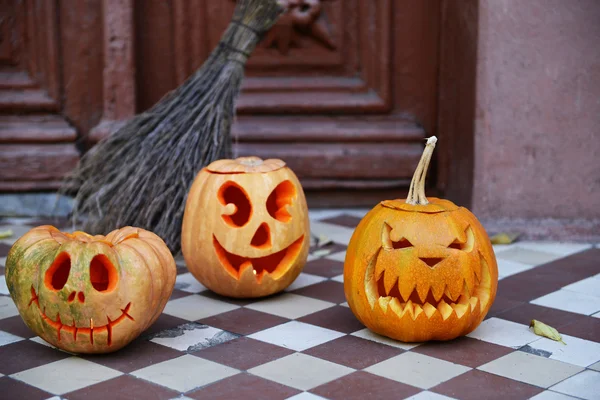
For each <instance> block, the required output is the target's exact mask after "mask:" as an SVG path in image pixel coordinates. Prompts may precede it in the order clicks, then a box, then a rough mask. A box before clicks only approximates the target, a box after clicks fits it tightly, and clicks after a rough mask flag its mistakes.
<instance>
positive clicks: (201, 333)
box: [150, 324, 239, 351]
mask: <svg viewBox="0 0 600 400" xmlns="http://www.w3.org/2000/svg"><path fill="white" fill-rule="evenodd" d="M177 329H181V330H182V334H181V335H179V336H174V337H169V336H172V335H164V336H165V337H160V336H161V335H160V333H159V335H158V336H155V337H154V338H152V340H150V341H151V342H154V343H158V344H161V345H163V346H167V347H171V348H173V349H176V350H179V351H196V350H200V349H203V348H206V347H211V346H215V345H217V344H220V343H224V342H228V341H230V340H233V339H235V338H237V337H239V335H235V334H232V333H230V332H226V331H224V330H222V329H217V328H213V327H212V326H207V325H202V324H187V325H184V326H182V327H178V328H177Z"/></svg>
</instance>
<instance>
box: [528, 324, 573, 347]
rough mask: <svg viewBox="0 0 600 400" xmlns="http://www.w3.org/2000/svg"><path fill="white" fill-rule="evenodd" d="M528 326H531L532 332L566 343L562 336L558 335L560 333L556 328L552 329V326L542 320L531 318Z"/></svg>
mask: <svg viewBox="0 0 600 400" xmlns="http://www.w3.org/2000/svg"><path fill="white" fill-rule="evenodd" d="M529 327H530V328H531V327H533V333H535V334H536V335H538V336H544V337H547V338H548V339H552V340H555V341H557V342H561V343H562V344H565V345H566V343H565V342H563V340H562V336H560V333H558V331H557V330H556V329H554V328H553V327H551V326H550V325H546V324H545V323H543V322H540V321H538V320H535V319H532V320H531V323H530V324H529Z"/></svg>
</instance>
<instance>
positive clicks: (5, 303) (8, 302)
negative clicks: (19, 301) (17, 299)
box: [0, 296, 19, 319]
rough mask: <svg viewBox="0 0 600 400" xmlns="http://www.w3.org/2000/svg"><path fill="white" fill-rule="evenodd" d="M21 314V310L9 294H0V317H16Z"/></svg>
mask: <svg viewBox="0 0 600 400" xmlns="http://www.w3.org/2000/svg"><path fill="white" fill-rule="evenodd" d="M15 315H19V310H17V306H15V303H14V302H13V300H12V298H10V297H8V296H0V319H4V318H10V317H14V316H15Z"/></svg>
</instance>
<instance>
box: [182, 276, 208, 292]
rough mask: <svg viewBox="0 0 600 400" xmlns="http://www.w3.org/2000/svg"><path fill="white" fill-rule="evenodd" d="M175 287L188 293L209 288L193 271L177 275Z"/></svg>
mask: <svg viewBox="0 0 600 400" xmlns="http://www.w3.org/2000/svg"><path fill="white" fill-rule="evenodd" d="M175 289H179V290H182V291H184V292H188V293H200V292H204V291H206V290H208V289H207V288H206V287H205V286H203V285H202V284H201V283H200V282H198V280H197V279H196V278H194V275H192V273H191V272H187V273H185V274H180V275H177V278H176V279H175Z"/></svg>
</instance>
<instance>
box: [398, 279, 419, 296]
mask: <svg viewBox="0 0 600 400" xmlns="http://www.w3.org/2000/svg"><path fill="white" fill-rule="evenodd" d="M415 288H416V284H410V283H409V282H408V280H407V279H404V280H399V281H398V290H399V291H400V296H402V299H403V300H408V299H410V295H411V294H412V292H413V291H414V290H415Z"/></svg>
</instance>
